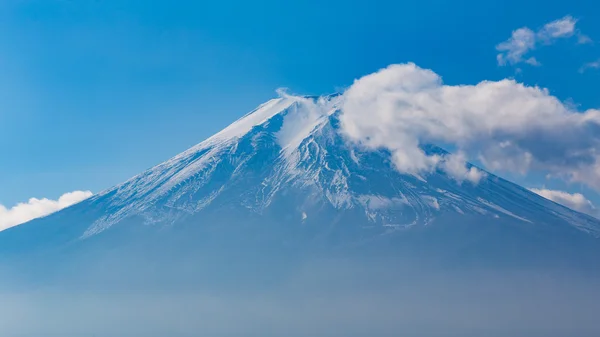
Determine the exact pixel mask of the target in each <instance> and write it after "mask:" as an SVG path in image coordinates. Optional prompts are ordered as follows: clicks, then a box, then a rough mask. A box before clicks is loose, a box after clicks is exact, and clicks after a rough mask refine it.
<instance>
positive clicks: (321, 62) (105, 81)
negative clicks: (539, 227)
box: [0, 0, 600, 206]
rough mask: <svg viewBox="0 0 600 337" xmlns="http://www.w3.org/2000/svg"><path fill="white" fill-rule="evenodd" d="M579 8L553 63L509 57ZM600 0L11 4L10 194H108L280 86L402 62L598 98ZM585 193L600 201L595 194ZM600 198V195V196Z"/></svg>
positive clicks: (0, 60) (337, 78)
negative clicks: (507, 62)
mask: <svg viewBox="0 0 600 337" xmlns="http://www.w3.org/2000/svg"><path fill="white" fill-rule="evenodd" d="M565 15H572V16H573V17H574V18H576V19H578V20H579V21H578V23H577V28H578V29H579V30H581V32H583V33H585V34H586V35H587V36H589V37H591V38H592V39H593V40H595V41H597V42H596V43H594V44H581V45H578V44H575V43H571V42H568V41H566V40H565V41H562V40H561V41H557V42H556V43H554V44H553V45H551V46H547V47H544V48H543V49H540V50H538V51H536V55H535V57H536V59H537V60H538V61H539V62H541V63H542V64H543V66H542V67H532V66H523V67H522V68H523V72H522V73H519V74H516V73H515V67H510V66H508V67H500V66H498V63H497V61H496V55H497V54H498V51H497V50H496V49H495V46H496V45H497V44H498V43H500V42H502V41H505V40H506V39H508V38H509V37H510V34H511V32H512V31H513V30H515V29H517V28H519V27H523V26H528V27H531V28H532V29H535V28H539V27H540V26H542V25H544V24H545V23H547V22H549V21H552V20H556V19H559V18H562V17H564V16H565ZM598 22H600V3H598V1H597V0H571V1H557V0H555V1H541V0H539V1H538V0H535V1H524V0H518V1H516V0H502V1H499V0H487V1H482V0H457V1H447V0H421V1H375V0H371V1H353V0H346V1H337V0H333V1H313V0H306V1H296V2H288V1H210V2H209V1H151V0H139V1H129V0H105V1H101V0H94V1H92V0H72V1H69V0H60V1H59V0H41V1H20V0H5V1H2V2H1V3H0V29H1V30H2V32H3V33H2V34H1V35H0V74H1V76H0V152H1V153H2V156H1V157H0V204H4V205H7V206H10V205H13V204H14V203H16V202H18V201H25V200H27V199H28V198H30V197H49V198H56V197H58V196H59V195H61V194H62V193H65V192H68V191H73V190H87V189H89V190H92V191H94V192H98V191H100V190H102V189H105V188H108V187H110V186H112V185H114V184H116V183H119V182H122V181H124V180H125V179H127V178H129V177H130V176H132V175H135V174H137V173H139V172H140V171H142V170H144V169H146V168H148V167H150V166H152V165H154V164H157V163H159V162H161V161H163V160H166V159H168V158H169V157H171V156H173V155H175V154H177V153H178V152H181V151H183V150H185V149H186V148H188V147H190V146H191V145H194V144H196V143H198V142H200V141H202V140H203V139H205V138H206V137H208V136H210V135H211V134H213V133H215V132H216V131H218V130H220V129H221V128H223V127H224V126H226V125H228V124H229V123H230V122H232V121H233V120H235V119H237V118H238V117H240V116H241V115H243V114H244V113H246V112H248V111H249V110H251V109H253V108H254V107H255V106H256V105H258V104H260V103H262V102H263V101H265V100H267V99H269V98H272V97H273V96H275V93H274V90H275V89H276V88H278V87H288V88H290V89H291V91H292V92H296V93H302V94H322V93H330V92H333V91H336V90H338V89H340V88H343V87H345V86H347V85H349V84H351V83H352V81H353V79H355V78H357V77H360V76H362V75H365V74H368V73H371V72H374V71H376V70H377V69H379V68H382V67H385V66H387V65H388V64H392V63H402V62H408V61H411V62H415V63H416V64H418V65H419V66H421V67H424V68H430V69H433V70H434V71H435V72H436V73H438V74H440V75H441V76H443V78H444V81H445V83H448V84H475V83H477V82H479V81H481V80H485V79H490V80H498V79H502V78H505V77H511V76H516V78H517V79H518V80H519V81H523V82H525V83H527V84H530V85H535V84H538V85H540V86H543V87H547V88H549V89H550V91H551V93H552V94H553V95H556V96H557V97H559V98H560V99H562V100H572V101H573V102H574V103H577V104H580V105H581V109H586V108H598V107H600V94H599V91H598V88H600V71H594V70H593V69H590V71H586V72H584V73H579V72H578V71H577V70H578V69H579V68H580V67H581V66H582V65H583V64H584V63H586V62H591V61H594V60H598V59H600V24H598ZM585 192H586V195H588V196H589V197H591V198H595V200H598V196H597V194H596V193H595V192H591V191H589V190H587V191H585ZM596 203H597V204H600V202H596Z"/></svg>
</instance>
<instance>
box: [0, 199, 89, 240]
mask: <svg viewBox="0 0 600 337" xmlns="http://www.w3.org/2000/svg"><path fill="white" fill-rule="evenodd" d="M92 195H93V193H92V192H90V191H73V192H68V193H65V194H63V195H61V196H60V197H59V198H58V199H57V200H51V199H48V198H42V199H38V198H30V199H29V200H28V201H27V202H21V203H18V204H17V205H15V206H13V207H11V208H7V207H6V206H4V205H2V204H0V231H3V230H5V229H8V228H11V227H14V226H17V225H20V224H23V223H25V222H28V221H30V220H33V219H37V218H41V217H44V216H47V215H50V214H52V213H54V212H57V211H60V210H61V209H63V208H66V207H69V206H72V205H74V204H77V203H79V202H81V201H83V200H85V199H87V198H89V197H91V196H92Z"/></svg>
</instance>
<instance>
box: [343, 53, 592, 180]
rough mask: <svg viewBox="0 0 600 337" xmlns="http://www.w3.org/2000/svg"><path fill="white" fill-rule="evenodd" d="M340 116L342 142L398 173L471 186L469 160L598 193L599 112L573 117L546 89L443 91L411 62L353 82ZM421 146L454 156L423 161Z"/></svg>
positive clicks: (510, 84) (488, 85)
mask: <svg viewBox="0 0 600 337" xmlns="http://www.w3.org/2000/svg"><path fill="white" fill-rule="evenodd" d="M342 110H343V113H342V115H341V122H342V127H343V131H344V133H345V134H346V135H347V137H348V138H349V139H350V140H352V141H355V142H357V143H360V144H362V145H364V146H366V147H369V148H387V149H389V150H390V151H391V152H392V154H393V160H394V164H395V166H396V168H397V169H398V170H399V171H400V172H403V173H407V174H413V175H417V176H418V175H421V174H427V173H428V172H430V171H431V170H433V169H436V168H439V169H441V170H444V171H446V172H447V173H448V174H449V175H450V176H455V177H456V176H458V177H463V178H462V180H467V179H468V180H469V181H473V182H474V181H477V180H478V179H480V178H478V173H477V171H472V172H471V171H470V169H469V170H467V167H466V166H465V165H460V164H457V163H462V162H464V160H465V159H466V155H468V156H469V157H470V158H477V159H479V160H480V162H481V163H482V164H483V165H484V167H486V168H488V169H491V170H494V171H505V172H516V173H521V174H527V173H528V172H530V171H537V172H542V173H543V174H550V175H551V176H553V177H557V178H563V179H566V180H568V181H576V182H581V183H584V184H587V185H588V186H591V187H593V188H596V189H597V190H600V111H599V110H593V109H590V110H587V111H584V112H579V111H576V110H574V108H573V106H572V105H571V104H564V103H562V102H561V101H560V100H558V99H557V98H556V97H554V96H552V95H550V94H549V93H548V90H546V89H542V88H539V87H529V86H525V85H524V84H521V83H518V82H516V81H515V80H508V79H505V80H501V81H497V82H494V81H483V82H480V83H478V84H476V85H457V86H449V85H444V84H443V83H442V79H441V77H440V76H438V75H437V74H436V73H434V72H433V71H431V70H426V69H422V68H419V67H418V66H416V65H415V64H413V63H409V64H400V65H391V66H389V67H387V68H385V69H382V70H380V71H378V72H376V73H373V74H370V75H367V76H364V77H362V78H360V79H358V80H356V81H355V82H354V84H353V85H352V86H351V87H350V88H348V89H347V90H346V92H345V93H344V103H343V107H342ZM424 144H436V145H441V146H443V147H449V148H456V149H457V152H458V153H459V154H457V156H458V157H454V158H453V157H450V158H442V157H440V155H432V154H426V153H425V152H424V151H423V150H422V149H421V147H420V145H424ZM460 153H463V154H460ZM461 156H462V157H461ZM460 179H461V178H459V179H457V180H460Z"/></svg>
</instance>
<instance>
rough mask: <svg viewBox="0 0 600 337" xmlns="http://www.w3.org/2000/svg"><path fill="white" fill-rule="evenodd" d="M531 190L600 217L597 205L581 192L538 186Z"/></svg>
mask: <svg viewBox="0 0 600 337" xmlns="http://www.w3.org/2000/svg"><path fill="white" fill-rule="evenodd" d="M530 190H531V191H532V192H534V193H537V194H539V195H541V196H542V197H544V198H546V199H549V200H552V201H554V202H556V203H558V204H561V205H563V206H567V207H569V208H571V209H574V210H576V211H579V212H581V213H586V214H589V215H591V216H595V217H598V215H599V212H598V209H597V208H596V206H594V204H593V203H592V202H591V201H589V200H588V199H587V198H586V197H585V196H584V195H583V194H581V193H573V194H571V193H568V192H564V191H557V190H548V189H537V188H530Z"/></svg>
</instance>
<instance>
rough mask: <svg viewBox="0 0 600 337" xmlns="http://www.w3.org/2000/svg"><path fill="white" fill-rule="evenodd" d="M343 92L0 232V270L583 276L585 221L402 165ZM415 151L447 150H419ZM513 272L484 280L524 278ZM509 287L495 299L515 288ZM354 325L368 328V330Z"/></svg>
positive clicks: (153, 277) (101, 278) (597, 233)
mask: <svg viewBox="0 0 600 337" xmlns="http://www.w3.org/2000/svg"><path fill="white" fill-rule="evenodd" d="M343 99H344V98H343V95H329V96H322V97H297V96H283V97H280V98H277V99H273V100H270V101H268V102H266V103H264V104H262V105H261V106H259V107H258V108H256V109H255V110H254V111H252V112H250V113H248V114H247V115H245V116H243V117H242V118H240V119H239V120H237V121H235V122H234V123H233V124H231V125H230V126H228V127H227V128H225V129H224V130H222V131H221V132H219V133H217V134H215V135H214V136H212V137H210V138H208V139H206V140H205V141H203V142H202V143H200V144H198V145H196V146H194V147H192V148H191V149H189V150H187V151H185V152H183V153H181V154H178V155H177V156H175V157H173V158H171V159H169V160H167V161H165V162H163V163H161V164H159V165H157V166H155V167H152V168H150V169H148V170H146V171H144V172H142V173H141V174H139V175H137V176H135V177H133V178H131V179H129V180H128V181H126V182H124V183H122V184H120V185H117V186H115V187H113V188H110V189H108V190H105V191H103V192H101V193H98V194H97V195H94V196H93V197H92V198H90V199H88V200H85V201H83V202H81V203H79V204H77V205H74V206H72V207H69V208H67V209H64V210H62V211H60V212H58V213H55V214H52V215H50V216H48V217H45V218H42V219H37V220H34V221H31V222H29V223H27V224H24V225H21V226H18V227H14V228H12V229H9V230H6V231H4V232H1V233H0V262H2V267H3V268H2V269H3V270H10V273H11V275H19V276H18V279H19V280H21V281H20V282H25V283H26V282H33V283H35V284H38V285H39V284H46V283H52V282H54V283H62V284H67V283H68V284H69V287H81V286H82V284H83V285H90V284H101V285H102V286H107V285H108V284H112V283H111V282H113V283H127V282H130V283H133V284H137V285H138V286H139V285H140V284H143V285H144V286H148V287H149V286H150V284H154V283H156V284H164V283H169V282H173V283H174V284H177V287H190V286H197V285H199V284H202V285H203V286H205V287H206V288H207V289H208V288H210V289H228V291H233V290H232V289H237V290H239V283H238V282H243V284H244V287H248V288H252V287H253V286H251V285H252V284H253V285H256V286H257V287H258V288H261V286H262V288H261V289H263V291H264V289H265V287H267V285H268V287H267V289H271V288H269V287H274V288H275V287H277V286H276V285H278V284H279V285H280V284H281V283H282V282H283V281H282V280H284V279H285V280H288V281H289V280H290V279H291V278H293V279H294V280H296V282H297V284H301V286H300V287H304V286H306V287H309V286H308V285H310V287H312V286H315V284H317V283H318V284H319V285H320V286H319V287H318V288H319V289H321V290H322V289H325V288H326V289H329V290H328V291H332V290H331V289H338V288H330V286H331V285H332V284H334V283H332V282H334V281H331V282H330V281H328V280H327V279H331V280H337V281H335V282H338V283H335V284H339V285H340V287H341V288H343V286H341V285H342V284H346V285H347V282H349V280H352V282H351V283H352V286H351V287H350V286H349V285H347V286H348V287H350V288H352V289H354V290H353V291H356V289H362V290H363V291H369V293H370V291H371V290H373V289H375V288H377V287H379V286H381V284H384V283H385V284H386V285H388V286H389V285H390V284H397V283H398V282H399V283H398V284H403V285H404V286H405V287H408V285H413V286H414V285H415V284H417V283H418V284H419V288H418V289H422V288H420V287H421V286H423V285H424V284H428V285H429V288H427V289H428V290H427V292H428V291H430V290H431V289H434V290H435V289H445V288H444V287H443V286H440V284H438V283H435V284H436V286H433V285H432V284H433V283H428V282H431V281H427V282H422V280H423V279H427V280H431V278H430V277H431V276H432V275H437V276H436V277H438V278H439V275H440V273H441V274H444V275H446V276H445V277H444V278H439V279H440V280H441V279H443V280H445V281H444V282H450V283H451V281H449V280H453V281H452V282H458V283H457V284H462V285H463V286H464V285H466V284H469V286H468V288H469V289H468V290H469V291H471V290H472V289H475V288H477V286H473V284H480V283H479V282H475V281H474V280H476V279H477V280H479V281H481V280H482V278H476V277H474V276H473V274H470V273H474V271H476V273H477V275H479V276H481V271H482V270H485V271H486V272H490V273H493V274H494V275H505V276H506V275H509V274H510V275H513V274H514V272H515V271H519V272H522V271H527V272H528V273H529V272H531V271H538V270H541V271H543V272H540V273H542V274H544V273H547V272H548V271H552V272H555V271H556V273H557V275H558V274H560V275H565V271H566V270H568V271H569V272H568V273H571V272H572V271H573V270H574V271H576V272H577V273H582V274H589V273H592V274H594V273H595V272H594V270H595V269H597V268H596V267H597V263H598V258H599V257H600V239H599V238H600V221H599V220H597V219H595V218H592V217H590V216H587V215H584V214H581V213H578V212H576V211H573V210H571V209H568V208H566V207H563V206H561V205H558V204H556V203H554V202H552V201H549V200H547V199H544V198H542V197H540V196H538V195H537V194H535V193H532V192H531V191H529V190H527V189H525V188H523V187H520V186H518V185H516V184H514V183H511V182H509V181H506V180H504V179H502V178H500V177H497V176H495V175H493V174H491V173H489V172H485V173H484V174H483V175H482V177H481V179H479V181H477V182H471V181H466V180H465V181H457V180H456V179H455V178H453V177H452V176H450V175H448V174H447V173H446V172H444V171H442V170H440V169H436V170H434V171H432V172H430V173H429V174H426V175H423V176H414V175H408V174H402V173H400V172H398V171H397V170H396V169H395V168H394V165H393V163H392V159H391V155H390V153H389V151H387V150H386V149H375V150H373V149H368V148H365V147H362V146H361V145H359V144H355V143H353V142H351V141H350V140H348V139H347V138H346V137H345V135H344V132H343V127H342V125H341V122H340V115H341V114H342V113H343V112H342V111H341V106H342V103H343ZM423 150H424V151H426V152H427V153H429V154H438V155H440V156H441V157H444V156H446V155H448V153H447V152H446V151H444V150H443V149H442V148H440V147H437V146H435V145H434V144H427V145H424V146H423ZM468 165H469V167H472V165H471V164H468ZM480 170H481V169H480ZM481 171H482V172H483V170H481ZM314 261H318V262H316V263H313V262H314ZM323 261H326V262H323ZM321 262H323V263H321ZM307 265H310V267H307ZM2 269H0V270H2ZM307 270H310V272H307ZM334 270H335V272H334ZM457 271H460V273H458V272H457ZM448 272H449V273H450V274H451V276H448V275H449V274H448ZM7 273H8V272H7ZM298 273H300V274H302V275H304V276H306V274H305V273H308V274H309V275H310V277H309V278H300V279H301V280H303V281H302V282H305V283H302V282H301V281H298V279H297V278H294V277H292V276H290V275H296V276H297V275H298ZM463 273H464V274H463ZM511 273H513V274H511ZM83 274H85V277H84V276H82V275H83ZM467 274H468V275H470V276H469V277H468V278H467V280H468V281H469V282H466V281H465V277H466V276H464V275H467ZM136 275H137V276H136ZM350 275H351V276H350ZM375 275H378V276H377V277H376V276H375ZM415 275H419V276H415ZM457 275H461V276H457ZM486 275H487V274H486ZM519 275H521V274H519ZM527 275H528V276H527V277H530V276H531V275H529V274H527ZM553 275H554V274H553ZM304 276H303V277H304ZM479 276H478V277H479ZM11 277H12V276H11ZM315 277H316V278H317V279H318V280H319V281H318V282H317V281H315ZM521 277H524V276H522V275H521V276H519V278H510V279H508V278H507V279H505V280H504V281H499V278H497V277H492V278H489V275H488V276H486V277H485V280H486V282H490V280H492V283H493V284H495V285H498V284H499V283H502V282H507V283H506V284H512V283H514V284H523V283H520V282H521V281H523V280H525V281H523V282H524V284H530V285H531V284H532V283H531V280H532V279H531V278H525V279H523V278H521ZM413 278H414V279H413ZM307 279H311V280H312V281H310V282H309V281H307ZM416 279H419V280H420V281H418V282H417V281H415V280H416ZM517 279H518V280H519V282H517V281H515V280H517ZM23 280H26V281H23ZM32 280H33V281H32ZM82 280H85V281H82ZM242 280H243V281H242ZM398 280H403V281H398ZM457 280H460V281H457ZM551 280H556V278H555V277H554V278H551ZM578 280H582V279H578ZM354 281H356V283H354ZM415 282H416V283H415ZM470 282H475V283H470ZM482 282H483V281H482ZM497 282H499V283H497ZM511 282H512V283H511ZM581 282H583V281H581ZM586 282H587V281H586ZM450 283H447V284H450ZM324 284H325V285H327V286H323V285H324ZM369 284H370V285H371V286H368V285H369ZM374 284H377V287H375V288H373V287H374V286H373V285H374ZM490 284H491V283H490ZM536 284H537V283H536ZM578 284H579V283H578ZM586 284H587V283H586ZM315 287H316V286H315ZM311 289H312V288H311ZM386 289H387V288H386ZM415 289H417V288H415ZM458 289H463V290H465V289H466V288H462V286H457V287H456V288H455V290H456V291H458V292H460V290H458ZM493 289H504V288H502V287H500V286H498V287H495V288H493ZM552 289H554V288H552ZM338 290H339V289H338ZM386 291H387V290H386ZM423 291H424V290H423ZM465 291H467V290H465ZM328 294H329V293H328ZM354 294H357V293H356V292H354ZM359 294H360V292H359V293H358V295H357V296H360V295H359ZM387 294H388V295H390V294H391V293H387ZM515 294H516V293H510V294H509V295H510V296H513V295H514V296H513V297H514V299H515V300H516V299H518V298H519V296H522V295H523V294H522V293H521V292H519V295H518V296H517V295H515ZM552 294H555V293H554V292H553V293H552ZM471 295H472V296H475V295H473V294H471ZM496 295H497V296H498V298H501V297H502V296H504V295H506V294H504V295H498V294H496ZM386 296H387V295H386ZM390 296H392V295H390ZM510 296H507V297H510ZM392 297H393V296H392ZM542 297H543V296H542ZM511 298H512V297H511ZM412 300H413V301H417V302H418V298H413V299H412ZM465 300H466V301H467V302H468V301H470V300H468V299H467V298H465ZM567 302H568V301H567ZM427 303H428V304H427V305H426V307H427V308H429V305H430V304H431V303H429V302H427ZM436 303H438V302H436ZM536 303H537V302H536ZM580 304H581V303H580V302H577V305H580ZM236 305H237V304H236ZM436 305H439V303H438V304H436ZM586 308H587V307H586ZM338 309H339V308H338ZM386 310H392V309H390V308H389V307H386ZM403 310H404V309H403ZM392 311H393V310H392ZM459 311H460V310H459ZM542 311H543V310H542ZM465 312H466V311H465ZM469 312H471V311H469ZM532 312H533V311H532ZM577 312H579V311H577ZM532 315H533V314H532ZM352 317H354V316H352ZM419 317H421V316H419ZM536 317H537V316H536ZM581 317H587V316H585V315H584V316H580V318H579V319H583V318H581ZM419 319H421V318H419ZM334 321H335V320H334ZM334 321H331V322H330V323H332V324H333V322H334ZM375 321H377V320H375ZM336 322H337V321H336ZM369 322H371V321H369ZM411 322H412V321H411ZM446 323H447V322H446ZM335 324H338V323H335ZM340 324H341V323H340ZM386 324H387V323H386ZM390 324H391V323H390ZM448 324H450V323H448ZM453 324H454V323H453ZM490 324H491V323H490ZM582 324H583V323H582ZM442 325H443V324H442ZM450 325H452V324H450ZM450 325H448V326H450ZM492 325H493V324H492ZM492 325H488V326H486V325H485V324H484V325H482V326H480V327H479V329H480V330H478V331H482V330H481V329H483V331H487V330H486V328H489V327H491V326H492ZM367 326H369V327H370V328H365V329H366V330H365V331H366V332H365V334H366V335H369V333H368V332H373V331H374V330H371V329H372V326H371V325H367ZM452 326H454V325H452ZM499 326H500V325H498V326H496V328H498V327H499ZM540 326H542V325H540ZM422 327H423V326H422ZM518 327H519V325H518V324H517V325H515V327H514V328H515V329H517V330H518ZM569 327H570V326H569ZM415 329H416V330H415V331H424V330H419V328H415ZM423 329H424V328H423ZM523 329H524V330H522V331H526V330H527V329H525V328H523ZM566 329H567V330H564V331H574V330H572V329H571V330H569V329H568V328H566ZM475 330H477V329H475ZM475 330H473V331H475ZM517 330H515V331H517ZM534 330H535V329H534ZM588 330H589V329H588ZM588 330H585V332H586V333H587V332H588ZM219 331H220V330H219ZM256 331H262V332H263V333H264V331H263V330H260V329H258V330H256ZM315 331H316V332H320V331H322V330H319V329H316V330H315ZM315 331H313V332H315ZM340 331H341V330H340ZM450 331H462V332H464V331H466V330H464V329H463V330H460V329H459V328H456V330H450ZM469 331H471V330H469ZM497 331H500V330H497ZM511 331H512V330H511ZM518 331H521V330H518ZM528 331H529V330H528ZM532 331H533V330H532ZM535 331H544V333H548V331H549V330H543V329H541V330H539V329H538V330H535ZM589 331H591V330H589ZM257 334H259V335H260V333H259V332H257ZM242 335H244V334H242ZM246 335H249V334H246ZM317 335H318V333H317ZM374 335H376V334H374ZM382 335H384V334H382ZM417 335H419V334H417ZM423 335H426V334H423ZM430 335H432V336H433V335H435V334H434V333H431V334H430ZM440 335H441V334H440ZM450 335H452V334H450ZM487 335H491V334H487ZM500 335H502V334H500ZM513 335H515V336H516V335H517V334H513ZM533 335H535V334H531V336H533ZM540 335H543V333H542V332H540ZM549 335H551V334H549ZM581 335H582V336H583V335H584V334H581ZM590 336H591V334H590Z"/></svg>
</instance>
